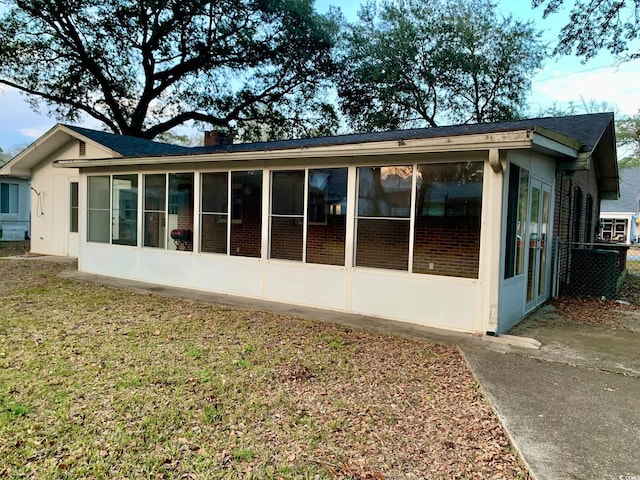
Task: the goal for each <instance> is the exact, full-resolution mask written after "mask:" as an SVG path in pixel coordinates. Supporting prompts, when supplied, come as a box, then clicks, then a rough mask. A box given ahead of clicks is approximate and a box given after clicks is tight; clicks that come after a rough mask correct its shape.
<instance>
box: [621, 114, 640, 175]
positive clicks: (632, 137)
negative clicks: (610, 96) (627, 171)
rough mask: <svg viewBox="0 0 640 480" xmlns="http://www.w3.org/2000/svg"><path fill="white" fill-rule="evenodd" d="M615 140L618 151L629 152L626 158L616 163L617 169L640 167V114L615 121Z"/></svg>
mask: <svg viewBox="0 0 640 480" xmlns="http://www.w3.org/2000/svg"><path fill="white" fill-rule="evenodd" d="M616 138H617V140H618V151H621V150H624V151H625V152H629V155H628V156H625V157H624V158H623V159H621V160H620V161H618V167H619V168H635V167H640V112H638V113H637V114H636V115H634V116H631V117H624V118H621V119H619V120H617V121H616Z"/></svg>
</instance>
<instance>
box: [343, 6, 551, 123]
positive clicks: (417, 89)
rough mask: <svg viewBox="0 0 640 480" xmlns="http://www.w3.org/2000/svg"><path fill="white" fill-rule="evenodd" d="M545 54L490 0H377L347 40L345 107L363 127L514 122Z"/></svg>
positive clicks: (533, 36) (531, 33)
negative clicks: (508, 120) (502, 14)
mask: <svg viewBox="0 0 640 480" xmlns="http://www.w3.org/2000/svg"><path fill="white" fill-rule="evenodd" d="M544 53H545V49H544V47H543V45H542V43H541V41H540V38H539V34H538V33H537V32H536V31H535V30H534V28H533V27H532V25H531V24H529V23H522V22H519V21H516V20H514V19H513V18H511V17H507V18H499V17H498V14H497V12H496V7H495V5H494V4H493V3H492V2H491V1H490V0H470V1H465V0H454V1H450V2H446V1H433V2H420V1H406V2H400V1H397V2H396V1H393V0H385V1H383V2H382V3H381V4H379V5H377V4H375V3H369V4H367V5H365V6H364V7H363V8H362V9H361V11H360V13H359V21H358V22H357V23H356V24H354V25H351V26H350V27H349V28H348V29H347V32H346V34H345V36H344V38H343V40H342V56H341V58H340V66H341V70H342V73H341V75H340V77H339V78H338V81H337V83H338V93H339V97H340V104H341V108H342V110H343V112H344V113H345V115H346V116H347V118H348V120H349V122H350V124H351V126H352V128H354V129H355V130H358V131H368V130H383V129H395V128H402V127H412V126H425V125H426V126H436V125H438V124H439V123H441V122H445V123H450V122H458V123H467V122H486V121H499V120H505V119H511V118H514V117H518V116H519V112H520V109H521V108H522V106H523V105H524V103H525V99H526V94H527V92H528V90H529V87H530V79H531V77H532V76H533V75H534V74H535V73H536V71H537V70H538V69H539V68H540V67H541V63H542V60H543V58H544Z"/></svg>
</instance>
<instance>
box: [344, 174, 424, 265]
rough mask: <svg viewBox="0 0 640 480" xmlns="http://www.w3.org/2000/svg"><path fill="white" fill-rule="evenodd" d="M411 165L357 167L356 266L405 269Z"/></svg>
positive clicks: (407, 250)
mask: <svg viewBox="0 0 640 480" xmlns="http://www.w3.org/2000/svg"><path fill="white" fill-rule="evenodd" d="M412 179H413V167H412V166H411V165H406V166H393V167H360V168H358V205H357V215H356V246H355V248H356V255H355V264H356V266H358V267H374V268H386V269H391V270H407V269H408V268H409V230H410V217H411V186H412Z"/></svg>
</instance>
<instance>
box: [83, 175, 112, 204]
mask: <svg viewBox="0 0 640 480" xmlns="http://www.w3.org/2000/svg"><path fill="white" fill-rule="evenodd" d="M87 196H88V202H87V208H100V209H106V210H108V209H109V177H108V176H100V177H87Z"/></svg>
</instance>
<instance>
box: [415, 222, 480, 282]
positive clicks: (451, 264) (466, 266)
mask: <svg viewBox="0 0 640 480" xmlns="http://www.w3.org/2000/svg"><path fill="white" fill-rule="evenodd" d="M479 262H480V217H479V216H475V215H472V216H456V217H445V216H443V217H419V218H418V219H416V233H415V242H414V254H413V271H414V273H429V274H432V275H444V276H448V277H463V278H478V267H479ZM431 264H432V265H431ZM430 266H432V267H433V268H429V267H430Z"/></svg>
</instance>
